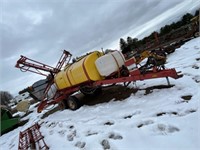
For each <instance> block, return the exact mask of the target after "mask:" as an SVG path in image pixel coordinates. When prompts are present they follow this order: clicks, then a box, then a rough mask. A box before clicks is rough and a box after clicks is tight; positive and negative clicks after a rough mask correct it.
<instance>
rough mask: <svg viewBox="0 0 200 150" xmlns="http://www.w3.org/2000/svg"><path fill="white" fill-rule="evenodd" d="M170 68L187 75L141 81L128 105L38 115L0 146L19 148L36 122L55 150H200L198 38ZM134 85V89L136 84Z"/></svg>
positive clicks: (170, 61)
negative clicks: (21, 135) (25, 132)
mask: <svg viewBox="0 0 200 150" xmlns="http://www.w3.org/2000/svg"><path fill="white" fill-rule="evenodd" d="M166 67H167V68H176V70H177V71H182V73H183V75H184V76H183V77H182V78H180V79H178V80H174V79H170V82H171V84H173V85H174V86H173V87H171V88H164V89H152V90H151V91H150V92H149V94H146V91H145V90H142V89H144V88H147V87H152V86H156V85H164V84H167V82H166V79H165V78H162V79H153V80H146V81H138V82H137V87H138V88H139V89H141V90H138V91H137V92H136V93H134V94H132V95H131V96H130V97H129V98H127V99H125V100H123V101H114V100H112V101H110V102H107V103H101V104H97V105H93V106H87V105H84V106H82V107H81V108H80V109H78V110H77V111H71V110H64V111H57V112H55V113H53V114H51V115H49V116H48V117H46V118H44V119H41V117H42V116H43V114H44V113H45V111H44V112H43V113H41V114H37V112H36V108H35V107H34V106H31V108H30V110H32V111H33V113H31V114H29V115H28V116H26V117H25V118H23V120H25V119H29V122H28V123H27V124H25V125H24V126H21V127H18V128H17V129H15V130H13V131H11V132H9V133H7V134H4V135H2V136H1V137H0V148H1V149H3V150H7V149H13V150H14V149H17V148H18V139H19V131H23V130H25V129H26V128H28V127H29V126H31V125H33V124H34V123H35V122H37V121H39V123H41V129H40V131H41V132H42V134H43V135H44V137H45V138H44V140H45V142H46V143H47V145H48V146H49V147H50V149H53V150H60V149H69V150H76V149H77V150H78V149H85V150H102V149H111V150H133V149H134V150H199V149H200V110H199V108H200V38H196V39H193V40H191V41H189V42H187V43H186V44H184V45H183V46H181V47H180V48H178V49H176V51H175V52H174V53H172V54H170V55H168V60H167V64H166ZM130 87H134V86H133V85H130Z"/></svg>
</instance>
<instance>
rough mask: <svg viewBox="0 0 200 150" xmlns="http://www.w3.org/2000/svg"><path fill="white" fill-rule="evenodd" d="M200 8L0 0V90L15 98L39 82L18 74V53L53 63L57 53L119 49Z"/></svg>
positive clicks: (115, 0)
mask: <svg viewBox="0 0 200 150" xmlns="http://www.w3.org/2000/svg"><path fill="white" fill-rule="evenodd" d="M197 8H200V0H185V1H184V0H1V1H0V16H1V19H0V38H1V43H0V44H1V45H0V75H1V76H0V90H4V91H9V92H10V93H11V94H13V95H16V94H17V93H18V91H19V90H22V89H24V88H26V87H27V86H30V85H32V84H33V83H34V82H35V81H37V80H39V79H42V78H44V77H43V76H40V75H36V74H33V73H28V72H26V73H24V72H20V70H19V69H16V68H15V67H14V66H15V64H16V61H17V60H18V59H19V58H20V55H24V56H27V57H29V58H32V59H34V60H38V61H41V62H44V63H46V64H49V65H54V64H55V63H56V62H57V61H58V59H59V57H60V55H61V54H62V50H63V49H66V50H68V51H70V52H71V53H72V54H73V55H74V56H79V55H81V54H84V53H86V52H88V51H92V50H100V49H101V48H104V49H107V48H119V46H118V45H119V39H120V38H121V37H124V38H126V37H127V36H132V37H137V38H142V37H143V36H145V35H148V34H150V33H151V32H152V31H154V30H159V29H160V27H161V26H162V25H165V24H166V23H171V22H173V21H176V20H178V19H180V17H181V16H182V15H183V14H185V13H187V12H190V13H191V12H194V11H195V10H196V9H197Z"/></svg>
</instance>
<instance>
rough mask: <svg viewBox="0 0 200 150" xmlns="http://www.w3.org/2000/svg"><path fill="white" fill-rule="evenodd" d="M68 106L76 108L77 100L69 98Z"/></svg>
mask: <svg viewBox="0 0 200 150" xmlns="http://www.w3.org/2000/svg"><path fill="white" fill-rule="evenodd" d="M68 106H69V108H71V109H75V108H76V104H75V102H74V101H72V100H68Z"/></svg>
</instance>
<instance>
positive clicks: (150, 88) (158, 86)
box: [139, 85, 174, 95]
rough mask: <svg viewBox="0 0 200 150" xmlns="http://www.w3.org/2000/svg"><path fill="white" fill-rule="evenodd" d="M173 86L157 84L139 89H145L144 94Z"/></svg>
mask: <svg viewBox="0 0 200 150" xmlns="http://www.w3.org/2000/svg"><path fill="white" fill-rule="evenodd" d="M173 86H174V85H156V86H151V87H147V88H144V89H139V90H145V94H144V95H148V94H150V93H152V92H153V90H154V89H168V88H171V87H173Z"/></svg>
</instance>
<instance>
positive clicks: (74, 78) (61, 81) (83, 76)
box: [54, 51, 103, 90]
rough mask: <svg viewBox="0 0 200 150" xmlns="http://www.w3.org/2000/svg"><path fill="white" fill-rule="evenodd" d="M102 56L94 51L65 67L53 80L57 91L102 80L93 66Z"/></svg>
mask: <svg viewBox="0 0 200 150" xmlns="http://www.w3.org/2000/svg"><path fill="white" fill-rule="evenodd" d="M102 55H103V54H102V53H101V52H98V51H95V52H92V53H90V54H88V55H86V56H84V57H83V58H81V59H80V60H78V61H77V62H75V63H73V64H71V65H68V66H66V67H65V68H64V70H61V71H60V72H59V73H58V74H56V76H55V78H54V82H55V83H56V85H57V87H58V89H59V90H61V89H64V88H68V87H71V86H74V85H78V84H80V83H83V82H87V81H98V80H102V79H103V77H102V76H101V75H100V74H99V72H98V70H97V68H96V66H95V61H96V60H97V59H98V58H99V57H101V56H102Z"/></svg>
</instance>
